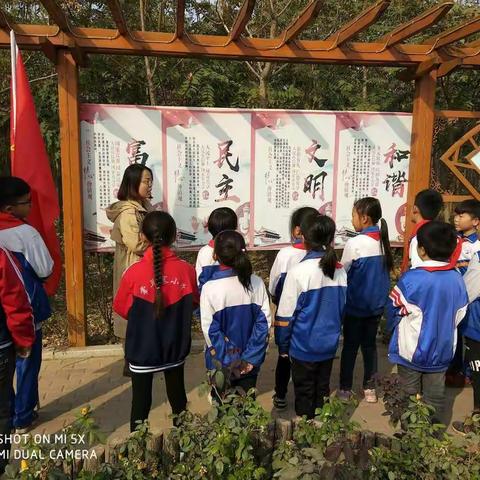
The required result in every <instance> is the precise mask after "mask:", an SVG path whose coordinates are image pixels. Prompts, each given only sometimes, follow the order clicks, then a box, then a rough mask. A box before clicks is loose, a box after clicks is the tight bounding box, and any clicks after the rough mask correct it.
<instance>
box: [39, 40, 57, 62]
mask: <svg viewBox="0 0 480 480" xmlns="http://www.w3.org/2000/svg"><path fill="white" fill-rule="evenodd" d="M40 44H41V46H42V52H43V54H44V55H45V56H46V57H47V58H48V59H49V60H50V61H51V62H52V63H53V64H54V65H56V64H57V48H56V47H55V45H54V44H53V43H52V42H51V41H50V40H49V39H48V37H43V38H41V39H40Z"/></svg>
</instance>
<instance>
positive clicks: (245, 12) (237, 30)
mask: <svg viewBox="0 0 480 480" xmlns="http://www.w3.org/2000/svg"><path fill="white" fill-rule="evenodd" d="M254 8H255V0H244V2H243V4H242V6H241V7H240V10H239V11H238V14H237V18H236V19H235V23H234V24H233V27H232V29H231V30H230V40H231V41H232V42H234V41H235V40H238V39H239V38H240V35H242V33H243V31H244V30H245V27H246V26H247V23H248V22H249V21H250V18H251V17H252V13H253V9H254Z"/></svg>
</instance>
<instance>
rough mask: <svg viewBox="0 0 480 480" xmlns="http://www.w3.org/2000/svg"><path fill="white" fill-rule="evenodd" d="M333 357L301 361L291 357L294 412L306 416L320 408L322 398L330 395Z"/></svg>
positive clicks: (311, 414) (313, 413) (312, 415)
mask: <svg viewBox="0 0 480 480" xmlns="http://www.w3.org/2000/svg"><path fill="white" fill-rule="evenodd" d="M332 365H333V358H331V359H329V360H324V361H323V362H303V361H301V360H296V359H295V358H292V380H293V388H294V391H295V413H296V414H297V415H298V416H300V417H302V416H303V415H306V416H307V418H313V417H314V416H315V410H316V409H317V408H322V407H323V403H324V398H325V397H328V396H329V395H330V374H331V373H332Z"/></svg>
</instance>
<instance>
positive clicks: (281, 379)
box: [275, 355, 290, 398]
mask: <svg viewBox="0 0 480 480" xmlns="http://www.w3.org/2000/svg"><path fill="white" fill-rule="evenodd" d="M289 381H290V358H289V357H281V356H280V355H279V356H278V360H277V368H276V369H275V395H276V396H277V397H278V398H285V397H286V396H287V390H288V382H289Z"/></svg>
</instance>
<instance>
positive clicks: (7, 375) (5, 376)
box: [0, 346, 15, 475]
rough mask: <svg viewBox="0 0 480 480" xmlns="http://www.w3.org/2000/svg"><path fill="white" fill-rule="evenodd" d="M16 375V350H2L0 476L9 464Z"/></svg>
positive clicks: (0, 368) (0, 373)
mask: <svg viewBox="0 0 480 480" xmlns="http://www.w3.org/2000/svg"><path fill="white" fill-rule="evenodd" d="M14 373H15V349H14V348H13V346H11V347H7V348H4V349H2V350H0V438H1V439H2V440H5V441H2V442H1V443H0V475H1V474H2V473H3V472H4V470H5V467H6V466H7V464H8V455H9V452H10V447H11V443H10V441H7V440H6V436H7V435H10V433H11V432H12V412H13V398H14V393H13V374H14Z"/></svg>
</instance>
